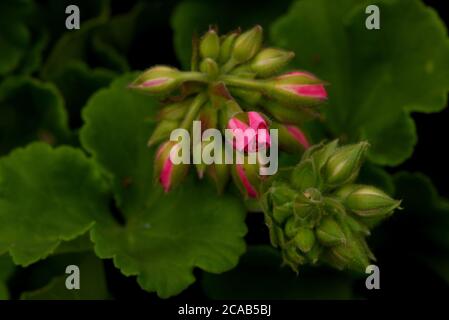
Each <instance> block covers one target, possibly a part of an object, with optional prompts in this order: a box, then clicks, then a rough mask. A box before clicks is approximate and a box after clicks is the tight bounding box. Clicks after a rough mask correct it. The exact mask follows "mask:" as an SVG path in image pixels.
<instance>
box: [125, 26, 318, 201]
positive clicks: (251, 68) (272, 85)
mask: <svg viewBox="0 0 449 320" xmlns="http://www.w3.org/2000/svg"><path fill="white" fill-rule="evenodd" d="M293 57H294V53H293V52H289V51H285V50H281V49H277V48H264V47H263V34H262V28H261V27H260V26H255V27H254V28H252V29H251V30H248V31H246V32H243V33H242V32H240V31H235V32H231V33H229V34H226V35H223V36H220V35H218V33H217V31H216V30H215V29H214V28H211V29H210V30H209V31H208V32H206V34H205V35H203V37H202V38H201V39H199V40H198V41H194V44H193V53H192V64H191V70H190V71H180V70H178V69H176V68H173V67H169V66H155V67H152V68H150V69H148V70H146V71H144V72H143V73H142V74H141V75H140V76H139V77H138V78H137V79H136V80H135V81H134V82H133V83H132V84H131V85H130V87H131V88H133V89H136V90H138V91H141V92H145V93H148V94H151V95H155V96H158V97H160V99H161V101H162V102H163V105H162V107H161V110H160V113H159V116H158V125H157V127H156V129H155V130H154V133H153V135H152V136H151V138H150V140H149V145H150V146H153V145H156V144H157V145H160V146H159V150H158V152H157V156H156V165H155V168H156V170H155V171H156V175H157V178H158V180H159V182H160V183H161V184H162V186H163V187H164V189H165V191H169V190H170V189H171V188H172V187H173V186H174V185H176V184H178V183H179V182H180V181H181V180H182V177H184V176H185V174H186V173H187V170H188V168H189V166H186V165H175V164H173V163H171V160H170V158H169V155H170V151H171V150H172V149H173V148H176V147H177V146H176V142H175V143H173V142H168V139H169V136H170V133H171V131H172V130H174V129H176V128H183V129H186V130H192V122H193V121H194V120H199V121H201V124H202V129H208V128H218V129H220V130H224V129H231V130H243V131H245V130H247V129H254V130H259V132H260V130H262V131H263V130H266V133H265V134H263V137H262V138H261V137H259V136H257V137H255V138H257V142H260V139H262V140H263V141H262V144H263V145H264V147H265V148H269V147H270V136H269V134H268V130H269V129H271V128H275V129H278V132H279V135H278V137H279V146H280V148H281V149H283V150H285V151H288V152H303V151H304V150H305V149H307V148H308V147H309V142H308V140H307V137H306V136H305V134H304V133H303V131H302V130H301V125H302V123H303V121H304V120H305V119H307V118H310V115H312V116H314V115H316V114H317V109H316V107H317V106H318V105H320V104H321V103H322V102H323V101H325V100H326V99H327V93H326V90H325V87H324V83H323V82H322V81H321V80H320V79H318V78H317V77H315V76H314V75H312V74H310V73H308V72H305V71H291V72H283V69H284V67H285V66H286V65H287V64H288V62H289V61H291V60H292V59H293ZM235 142H236V143H235V148H236V149H238V151H240V152H243V153H245V154H248V153H251V152H258V145H257V144H255V143H254V141H249V140H247V141H240V143H239V141H235ZM195 147H196V146H193V148H195ZM256 167H257V164H256ZM256 169H257V168H255V167H253V166H251V165H238V164H235V165H232V166H231V165H224V164H213V165H208V166H205V165H202V164H200V165H197V171H198V175H199V176H200V177H203V176H204V175H205V176H207V177H209V178H210V179H211V180H212V181H213V182H214V183H215V185H216V186H217V189H218V190H219V191H222V190H223V188H224V187H225V185H226V183H227V181H228V179H229V177H230V176H232V177H233V178H234V180H235V182H236V184H237V185H238V186H239V187H240V189H241V190H242V192H244V193H245V196H247V197H258V196H259V195H260V192H259V184H260V181H259V179H260V177H259V171H258V170H256Z"/></svg>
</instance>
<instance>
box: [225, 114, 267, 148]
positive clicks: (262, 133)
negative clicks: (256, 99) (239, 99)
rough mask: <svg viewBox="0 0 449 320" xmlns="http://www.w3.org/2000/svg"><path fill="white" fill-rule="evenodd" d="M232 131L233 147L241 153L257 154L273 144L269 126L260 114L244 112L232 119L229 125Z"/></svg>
mask: <svg viewBox="0 0 449 320" xmlns="http://www.w3.org/2000/svg"><path fill="white" fill-rule="evenodd" d="M227 127H228V129H231V130H232V134H233V146H234V148H235V149H237V150H239V151H241V152H256V151H258V150H259V149H261V148H266V147H269V146H270V144H271V139H270V134H269V132H268V124H267V122H266V120H265V118H264V117H263V116H262V115H261V114H260V113H258V112H255V111H250V112H246V113H244V112H242V113H239V114H237V115H235V116H234V117H232V118H231V119H230V120H229V122H228V125H227Z"/></svg>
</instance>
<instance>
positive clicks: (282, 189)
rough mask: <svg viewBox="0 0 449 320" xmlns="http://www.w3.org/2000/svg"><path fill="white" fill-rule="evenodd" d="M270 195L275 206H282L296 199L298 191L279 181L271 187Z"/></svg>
mask: <svg viewBox="0 0 449 320" xmlns="http://www.w3.org/2000/svg"><path fill="white" fill-rule="evenodd" d="M270 195H271V199H272V201H273V204H274V205H275V206H282V205H284V204H287V203H291V202H292V201H293V200H294V199H295V197H296V191H295V190H293V189H292V188H290V187H289V186H288V185H287V184H286V183H277V184H276V185H273V186H272V187H271V188H270Z"/></svg>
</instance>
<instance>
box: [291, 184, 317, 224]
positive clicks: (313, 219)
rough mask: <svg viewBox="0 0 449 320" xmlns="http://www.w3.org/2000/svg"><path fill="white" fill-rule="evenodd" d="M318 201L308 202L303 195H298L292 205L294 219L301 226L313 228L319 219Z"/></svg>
mask: <svg viewBox="0 0 449 320" xmlns="http://www.w3.org/2000/svg"><path fill="white" fill-rule="evenodd" d="M319 204H320V202H319V201H316V202H314V201H310V199H309V198H308V197H306V196H305V195H304V194H301V193H300V194H298V196H297V197H296V199H295V202H294V204H293V212H294V214H295V217H296V218H297V219H298V220H299V221H300V222H301V225H304V226H307V227H310V228H312V227H314V226H315V224H316V223H317V222H318V220H319V219H320V217H321V212H320V208H319Z"/></svg>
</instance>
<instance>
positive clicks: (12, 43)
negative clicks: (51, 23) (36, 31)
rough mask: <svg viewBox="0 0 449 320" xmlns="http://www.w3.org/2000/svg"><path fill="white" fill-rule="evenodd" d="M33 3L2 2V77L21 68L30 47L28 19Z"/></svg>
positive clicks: (0, 16)
mask: <svg viewBox="0 0 449 320" xmlns="http://www.w3.org/2000/svg"><path fill="white" fill-rule="evenodd" d="M31 4H32V3H31V1H27V0H3V1H1V2H0V76H1V75H5V74H7V73H9V72H11V71H13V70H14V69H15V68H17V67H18V66H19V63H20V61H21V59H22V58H23V57H24V55H25V52H26V50H27V48H28V46H29V45H30V37H31V36H30V31H29V30H28V28H27V25H26V18H27V16H28V14H29V13H30V10H31Z"/></svg>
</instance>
